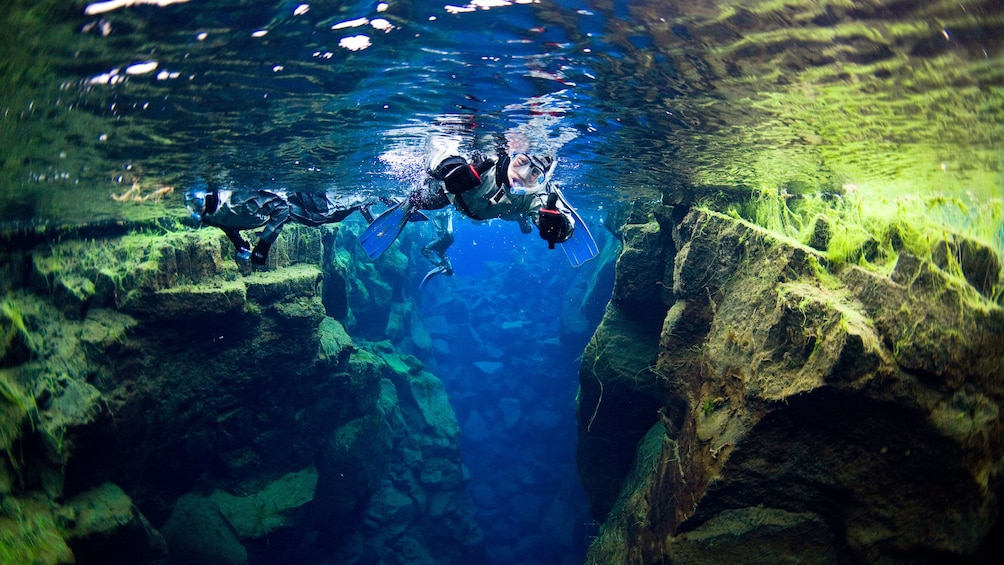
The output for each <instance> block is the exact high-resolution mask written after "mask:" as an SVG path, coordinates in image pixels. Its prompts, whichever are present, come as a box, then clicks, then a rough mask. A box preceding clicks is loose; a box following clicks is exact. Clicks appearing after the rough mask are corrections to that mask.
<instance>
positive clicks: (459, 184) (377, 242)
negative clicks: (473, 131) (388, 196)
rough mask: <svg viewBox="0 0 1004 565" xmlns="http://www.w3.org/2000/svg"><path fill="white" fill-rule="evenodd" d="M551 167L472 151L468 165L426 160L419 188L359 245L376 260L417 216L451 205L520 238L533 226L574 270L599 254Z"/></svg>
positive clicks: (541, 159)
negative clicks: (515, 225)
mask: <svg viewBox="0 0 1004 565" xmlns="http://www.w3.org/2000/svg"><path fill="white" fill-rule="evenodd" d="M555 165H556V161H555V159H554V158H552V157H550V156H543V155H533V154H530V153H516V154H515V155H513V156H511V157H510V156H509V155H508V154H507V153H506V152H504V151H501V152H500V154H499V156H498V160H497V161H496V160H493V159H490V158H488V157H486V156H485V155H484V154H483V153H481V152H480V151H475V152H474V154H473V155H471V158H470V160H469V161H468V160H467V159H465V158H464V157H461V156H459V155H457V154H455V153H453V152H451V151H448V150H444V151H440V152H438V153H436V154H434V155H432V156H431V158H430V159H429V160H428V168H427V171H428V177H427V179H426V181H425V183H424V185H423V186H422V187H420V188H418V189H416V190H415V191H414V192H412V193H411V195H410V196H409V197H408V198H407V199H405V200H402V201H401V202H399V203H397V204H396V205H394V206H393V207H391V208H390V209H388V210H387V211H385V212H384V213H383V214H381V215H380V216H379V217H378V218H377V219H376V220H374V221H373V223H372V224H370V227H369V228H367V229H366V231H365V232H363V234H362V235H361V236H360V238H359V242H360V244H362V246H363V249H365V250H366V253H367V255H369V257H370V258H371V259H375V258H377V257H379V256H380V254H382V253H383V252H384V251H386V250H387V248H388V247H390V245H391V244H392V243H393V242H394V240H395V239H397V236H398V235H399V234H400V233H401V230H403V229H404V226H405V224H407V223H408V222H409V221H413V220H416V219H418V217H419V214H420V211H421V210H438V209H440V208H445V207H446V206H449V205H450V204H453V206H454V208H456V209H457V210H459V211H460V212H461V213H462V214H464V215H465V216H467V217H469V218H471V219H474V220H490V219H493V218H501V219H503V220H512V221H517V222H519V223H520V228H521V230H523V232H524V233H529V231H531V228H530V222H531V221H532V222H533V223H534V224H536V226H537V229H538V231H539V232H540V237H541V238H543V239H544V240H546V241H547V242H548V247H549V248H550V249H554V247H555V245H556V244H562V249H563V250H564V251H565V254H566V255H567V256H568V260H569V261H570V262H571V263H572V265H573V266H575V267H577V266H579V265H581V264H582V263H584V262H586V261H588V260H589V259H592V258H593V257H595V256H596V255H597V254H598V253H599V249H598V248H597V247H596V242H595V241H594V240H593V238H592V235H591V234H590V233H589V230H588V229H587V228H586V226H585V225H584V224H583V223H582V219H581V218H579V216H578V214H577V213H576V212H575V210H574V209H573V208H572V207H571V206H570V205H569V204H568V202H567V201H566V200H565V198H564V196H563V195H562V194H561V192H560V191H559V190H558V188H557V187H556V186H554V185H553V184H552V183H551V182H550V180H551V175H552V173H553V171H554V167H555Z"/></svg>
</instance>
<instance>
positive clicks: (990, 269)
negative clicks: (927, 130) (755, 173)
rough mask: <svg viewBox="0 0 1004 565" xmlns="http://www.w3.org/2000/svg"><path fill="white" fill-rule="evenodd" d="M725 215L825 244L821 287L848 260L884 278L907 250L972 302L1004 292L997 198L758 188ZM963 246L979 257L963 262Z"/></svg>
mask: <svg viewBox="0 0 1004 565" xmlns="http://www.w3.org/2000/svg"><path fill="white" fill-rule="evenodd" d="M729 215H730V216H732V217H733V218H739V219H743V220H745V221H748V222H750V223H752V224H754V225H756V226H759V227H761V228H763V229H766V230H768V231H769V232H772V233H774V234H777V235H778V236H779V237H783V238H787V239H790V240H792V241H795V242H798V243H799V244H803V245H809V246H810V247H817V246H818V247H822V248H821V249H818V251H821V252H822V253H823V255H824V257H825V258H826V264H825V265H822V264H819V263H817V264H816V267H817V268H816V272H817V275H818V276H819V277H820V279H821V280H822V281H823V282H824V284H825V283H826V277H827V276H829V275H828V273H829V272H830V271H833V270H839V268H841V266H843V265H848V264H853V265H858V266H861V267H864V268H866V269H869V270H871V271H874V272H878V273H882V274H887V275H888V274H890V273H891V272H892V270H893V268H894V267H895V265H896V262H897V259H898V257H899V255H900V254H901V253H910V254H911V255H913V256H916V257H920V258H922V259H925V260H927V261H930V262H932V263H935V264H938V266H939V267H940V268H941V269H942V271H944V272H945V273H946V274H947V275H949V276H950V277H951V280H952V281H953V285H954V286H955V287H956V288H958V289H959V290H960V291H961V292H964V293H965V294H967V295H968V296H970V297H971V298H973V299H975V300H976V301H978V300H979V299H978V298H977V294H982V295H983V296H984V298H986V299H990V300H999V299H1000V297H1001V294H1002V292H1004V281H1002V280H1001V270H1000V266H1001V263H1002V258H1004V241H1002V240H1001V238H1000V235H999V231H1000V230H1001V229H1002V226H1004V204H1002V200H1001V199H1000V198H992V199H989V200H986V201H978V200H976V197H975V196H970V200H969V201H965V200H963V199H961V198H952V197H946V196H944V195H937V196H930V197H926V198H925V197H919V196H908V195H904V196H900V197H897V198H895V199H892V200H888V199H885V198H874V199H866V198H865V197H864V196H863V195H861V194H859V193H857V192H856V191H854V190H853V189H852V188H848V189H845V190H844V191H842V192H841V193H834V194H828V195H820V194H813V195H807V196H795V195H791V194H789V193H786V192H783V191H778V190H762V191H755V192H754V193H753V197H752V198H751V199H750V200H749V201H747V202H744V203H741V204H737V205H733V206H731V207H730V208H729ZM821 225H823V226H825V227H824V228H821V227H820V226H821ZM820 231H825V234H824V235H821V234H820ZM968 248H974V249H978V250H980V252H981V256H982V257H984V258H983V259H981V260H980V261H967V258H966V257H964V255H965V254H966V253H965V252H963V249H968ZM971 254H972V253H970V255H971ZM975 271H981V272H975ZM976 281H982V283H977V282H976Z"/></svg>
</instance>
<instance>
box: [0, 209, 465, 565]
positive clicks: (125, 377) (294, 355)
mask: <svg viewBox="0 0 1004 565" xmlns="http://www.w3.org/2000/svg"><path fill="white" fill-rule="evenodd" d="M354 237H355V235H354V233H353V232H352V231H351V230H349V229H346V228H344V227H343V226H337V227H334V228H325V229H323V230H316V229H306V228H304V229H297V228H295V227H294V228H292V229H287V230H285V231H284V233H283V236H282V237H281V238H280V241H279V242H277V245H276V246H275V247H273V250H272V253H271V255H270V264H269V267H268V269H267V270H258V271H254V272H252V271H250V270H249V269H247V268H243V269H241V268H238V266H237V265H236V264H235V263H234V261H233V260H232V259H231V258H230V257H229V256H228V255H229V253H230V246H229V243H227V242H226V239H225V238H223V237H222V233H220V232H219V231H218V230H213V229H204V230H198V231H182V232H177V233H164V234H130V235H126V236H124V237H112V238H101V239H95V240H71V241H63V242H53V243H51V244H49V245H43V246H41V247H38V248H34V249H31V250H16V249H15V250H7V251H6V252H5V255H4V260H3V263H4V273H5V274H8V275H10V276H9V277H5V280H4V290H5V291H6V295H5V297H4V298H3V303H2V305H3V310H2V316H0V337H2V338H3V340H2V342H0V393H2V394H0V448H2V449H3V451H4V454H5V456H4V457H3V458H0V497H2V507H0V562H3V563H15V562H17V563H69V562H73V561H75V562H76V563H108V562H122V563H185V564H191V563H214V564H220V563H235V564H240V563H280V562H281V563H292V562H295V563H314V562H317V563H320V562H337V563H375V562H384V563H468V562H471V560H477V559H480V558H481V557H483V551H484V548H483V547H482V542H481V534H480V531H479V529H478V526H477V524H476V521H475V520H474V517H473V508H472V507H471V505H470V502H469V499H468V497H467V494H466V490H465V484H466V481H467V474H466V470H465V468H464V466H463V465H462V463H461V460H460V454H459V448H458V438H459V428H458V426H457V422H456V418H455V416H454V414H453V411H452V409H451V408H450V406H449V403H448V401H447V398H446V395H445V392H444V390H443V387H442V384H441V383H440V381H439V379H438V378H436V377H435V376H434V375H432V374H430V373H429V372H428V371H426V370H425V367H424V366H423V365H422V364H421V363H420V362H419V361H418V360H417V359H415V358H414V357H411V356H408V355H403V354H401V353H400V352H399V351H397V350H396V349H395V348H394V347H393V346H392V345H390V343H388V342H379V341H366V340H365V339H360V336H369V337H373V336H379V334H380V332H381V331H382V330H383V329H384V328H385V327H386V325H385V324H386V323H387V320H389V319H390V318H391V313H390V310H391V300H390V297H391V295H392V292H393V285H394V281H395V272H394V271H393V265H390V267H387V266H385V267H383V268H384V270H387V269H390V270H389V271H387V272H377V271H376V270H375V269H376V268H377V267H374V266H373V264H372V263H370V262H368V261H366V262H364V261H354V260H353V259H354V258H353V257H352V256H351V254H352V253H353V251H350V249H354V248H355V247H357V246H352V245H351V243H352V241H354ZM367 269H368V270H367ZM350 299H351V301H352V304H353V306H354V307H356V306H358V310H355V311H354V310H353V309H350V308H349V307H348V304H349V301H350ZM360 312H365V314H366V316H365V321H366V322H367V323H368V324H369V325H368V326H363V325H362V324H359V323H357V320H358V318H357V316H360V314H359V313H360ZM360 317H361V316H360ZM381 320H382V322H383V324H384V326H380V325H379V322H380V321H381ZM346 327H349V328H350V330H349V331H352V332H353V334H354V335H355V336H356V337H350V335H349V331H346ZM357 330H358V331H357ZM364 330H365V331H364ZM367 332H368V333H367Z"/></svg>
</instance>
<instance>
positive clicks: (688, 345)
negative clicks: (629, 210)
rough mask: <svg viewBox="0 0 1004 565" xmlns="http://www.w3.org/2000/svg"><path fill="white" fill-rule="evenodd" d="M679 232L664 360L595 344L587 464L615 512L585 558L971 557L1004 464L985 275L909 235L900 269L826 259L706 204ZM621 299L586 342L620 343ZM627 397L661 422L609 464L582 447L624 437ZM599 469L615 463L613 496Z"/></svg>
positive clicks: (600, 503) (587, 363) (601, 508)
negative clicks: (920, 252)
mask: <svg viewBox="0 0 1004 565" xmlns="http://www.w3.org/2000/svg"><path fill="white" fill-rule="evenodd" d="M673 234H674V238H673V243H674V248H675V250H676V252H675V253H671V252H669V250H667V251H666V252H667V261H671V262H672V265H673V274H672V279H673V280H672V282H673V288H674V292H673V295H672V300H673V302H672V304H671V306H670V307H669V308H668V311H667V314H666V317H665V320H664V323H663V326H662V330H661V332H660V334H659V335H658V336H657V337H654V336H652V335H651V334H649V335H648V337H647V338H646V339H648V340H649V343H654V344H656V345H655V346H656V347H657V349H658V352H657V362H656V363H655V366H654V367H651V368H650V370H648V371H641V372H634V373H632V372H630V371H625V370H611V369H612V368H613V364H612V363H602V362H597V360H596V359H597V357H595V356H594V355H587V356H585V357H584V360H583V364H582V369H581V373H580V374H581V382H582V391H583V392H582V393H581V394H580V410H579V419H580V426H583V427H585V428H586V430H587V432H588V433H587V434H586V438H587V440H586V441H583V440H582V439H580V451H579V468H580V473H581V474H582V476H583V482H584V484H585V486H586V488H587V490H588V491H589V492H590V495H591V500H592V501H593V510H594V513H595V514H596V515H597V516H598V517H599V518H602V519H605V522H604V524H603V526H602V528H601V531H600V535H599V537H598V538H597V540H596V541H595V542H594V543H593V544H592V546H591V548H590V550H589V555H588V557H587V560H588V559H592V560H594V561H595V562H603V563H653V562H660V560H664V561H666V562H687V563H722V562H729V561H749V559H750V557H749V556H750V555H756V556H757V557H756V561H757V562H780V561H784V560H786V559H789V558H794V557H799V558H802V559H806V558H807V557H811V561H813V562H820V563H826V562H831V563H837V562H847V561H864V562H875V561H884V562H913V560H914V559H915V558H916V556H925V557H924V559H942V560H953V559H961V558H965V557H969V556H972V555H974V553H975V552H976V551H977V550H978V548H979V547H980V546H981V544H982V543H983V542H984V540H985V539H986V538H987V535H988V533H989V532H990V529H991V527H992V525H993V524H994V523H995V520H996V519H997V516H998V505H999V500H998V497H997V493H998V492H999V489H1000V480H999V477H1000V476H1001V473H1002V472H1004V468H1002V464H1001V458H1000V453H1001V451H1002V448H1004V420H1002V418H1001V414H1000V408H999V407H1000V403H1001V401H1002V400H1004V384H1002V381H1001V378H1000V377H1001V374H1002V367H1004V348H1002V347H1001V346H1000V344H1001V343H1004V310H1002V309H1001V308H1000V306H999V305H997V304H995V303H993V302H991V301H989V300H987V299H986V298H985V297H984V294H985V290H984V289H982V288H979V287H978V283H979V282H980V281H979V280H977V281H975V283H976V284H977V287H976V288H974V287H973V286H970V283H974V281H972V280H970V281H969V283H967V282H966V280H962V279H961V278H958V277H953V276H952V275H951V274H948V273H945V272H943V271H942V270H941V269H940V268H939V266H938V264H937V263H935V262H933V261H931V260H925V259H921V258H918V257H914V256H912V255H910V254H908V253H907V252H905V251H901V252H900V254H899V258H898V262H897V263H896V265H895V268H894V269H893V271H892V273H890V274H879V273H875V272H872V271H868V270H866V269H864V268H862V267H859V266H856V265H845V266H843V267H842V268H840V269H835V268H831V267H829V263H828V261H827V259H826V256H825V255H824V254H822V253H820V252H819V251H817V250H815V249H813V248H810V247H805V246H801V245H798V244H797V243H794V242H792V241H790V240H786V239H782V238H778V237H776V236H774V235H772V234H771V233H769V232H767V231H765V230H762V229H760V228H758V227H756V226H753V225H751V224H748V223H745V222H743V221H741V220H738V219H735V218H732V217H728V216H723V215H720V214H716V213H713V212H709V211H704V210H696V209H695V210H692V211H691V212H690V213H689V214H688V215H687V216H686V217H685V218H684V219H683V220H682V221H681V222H680V223H679V224H678V225H676V226H674V228H673ZM653 239H654V238H653ZM655 253H657V250H652V252H651V254H650V255H654V254H655ZM936 257H937V253H936V254H935V258H936ZM973 261H978V262H980V264H989V263H988V262H987V261H984V260H983V259H979V260H976V259H974V260H973ZM991 270H992V269H991ZM968 278H969V277H967V279H968ZM623 316H625V313H624V312H619V311H618V310H617V309H616V308H611V309H609V310H608V313H607V317H606V319H605V320H604V323H603V324H601V326H600V329H599V330H598V331H597V336H594V339H593V343H592V344H591V346H590V347H591V348H593V351H597V349H596V348H597V347H600V346H601V344H602V343H605V342H606V343H615V340H616V339H617V338H616V337H611V336H609V335H608V332H610V331H611V329H612V328H615V326H613V325H611V322H613V321H614V320H616V319H618V317H623ZM622 335H627V333H624V334H622ZM587 351H588V350H587ZM597 382H598V383H601V384H600V387H597V386H596V385H595V384H594V383H597ZM597 388H600V389H601V390H602V392H603V396H602V401H601V403H600V404H599V407H598V408H596V409H594V410H592V412H591V411H590V410H587V409H584V408H588V407H592V406H593V402H597V403H599V402H600V400H598V398H599V394H597V393H596V392H590V391H595V390H596V389H597ZM617 389H620V390H622V391H625V390H626V391H631V394H633V395H634V397H632V396H630V395H629V394H625V393H624V392H621V393H620V395H619V397H618V396H615V395H613V394H609V392H608V391H611V390H617ZM639 397H640V398H644V399H646V400H644V401H642V402H646V401H647V402H649V409H648V412H647V414H643V415H641V417H639V416H638V415H637V411H638V406H639V402H638V400H637V398H639ZM584 400H588V401H589V402H588V403H585V402H583V401H584ZM604 414H606V416H604ZM618 414H623V416H624V419H625V420H627V421H633V422H635V423H636V425H637V424H646V425H647V426H648V427H647V433H645V434H644V436H643V438H642V436H641V435H640V434H639V435H638V436H636V437H638V438H639V439H637V440H636V443H634V444H633V445H636V446H637V448H636V449H635V451H634V455H633V459H634V463H633V466H631V467H630V468H627V469H622V470H620V471H619V472H612V470H613V468H612V467H611V466H610V464H609V462H608V459H607V458H605V457H604V456H603V454H602V453H601V452H599V451H598V450H592V449H590V448H589V446H590V445H591V444H592V443H597V442H599V441H601V440H602V438H608V439H609V438H617V437H621V438H624V437H631V436H630V434H627V435H626V431H625V428H624V426H623V422H622V421H618V419H617V415H618ZM581 429H582V428H581V427H580V430H581ZM590 437H591V438H593V439H592V440H591V441H589V440H588V438H590ZM599 477H603V478H605V479H606V480H610V479H616V481H617V483H616V484H618V485H620V488H618V489H617V491H618V493H617V494H616V497H617V498H616V501H614V502H612V503H611V502H605V501H608V500H610V499H609V496H610V494H609V490H604V489H606V488H608V487H609V483H604V482H603V481H599V480H597V479H598V478H599ZM605 493H606V494H605Z"/></svg>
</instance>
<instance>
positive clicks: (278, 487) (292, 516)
mask: <svg viewBox="0 0 1004 565" xmlns="http://www.w3.org/2000/svg"><path fill="white" fill-rule="evenodd" d="M316 487H317V469H315V468H313V467H308V468H306V469H304V470H302V471H296V472H293V473H289V474H287V475H284V476H282V477H280V478H279V479H277V480H275V481H273V482H271V483H269V484H267V485H265V487H264V488H262V489H261V490H259V491H256V492H253V493H250V494H247V495H244V496H236V495H234V494H231V493H229V492H227V491H224V490H219V489H217V490H214V491H213V492H212V494H210V495H209V499H210V500H212V501H213V502H215V503H216V506H217V507H219V509H220V512H221V513H222V514H223V516H224V517H225V518H226V519H227V522H228V523H229V524H230V525H231V526H232V527H233V529H234V532H235V533H236V534H237V537H238V538H240V539H242V540H243V539H247V538H260V537H264V536H267V535H269V534H271V533H272V532H274V531H275V530H277V529H279V528H284V527H292V526H295V525H297V524H298V523H299V521H300V520H301V519H302V517H301V516H299V515H298V514H299V513H302V512H303V510H302V508H303V507H304V506H306V505H307V504H308V503H310V502H311V501H313V500H314V490H315V488H316ZM298 511H299V512H298Z"/></svg>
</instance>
